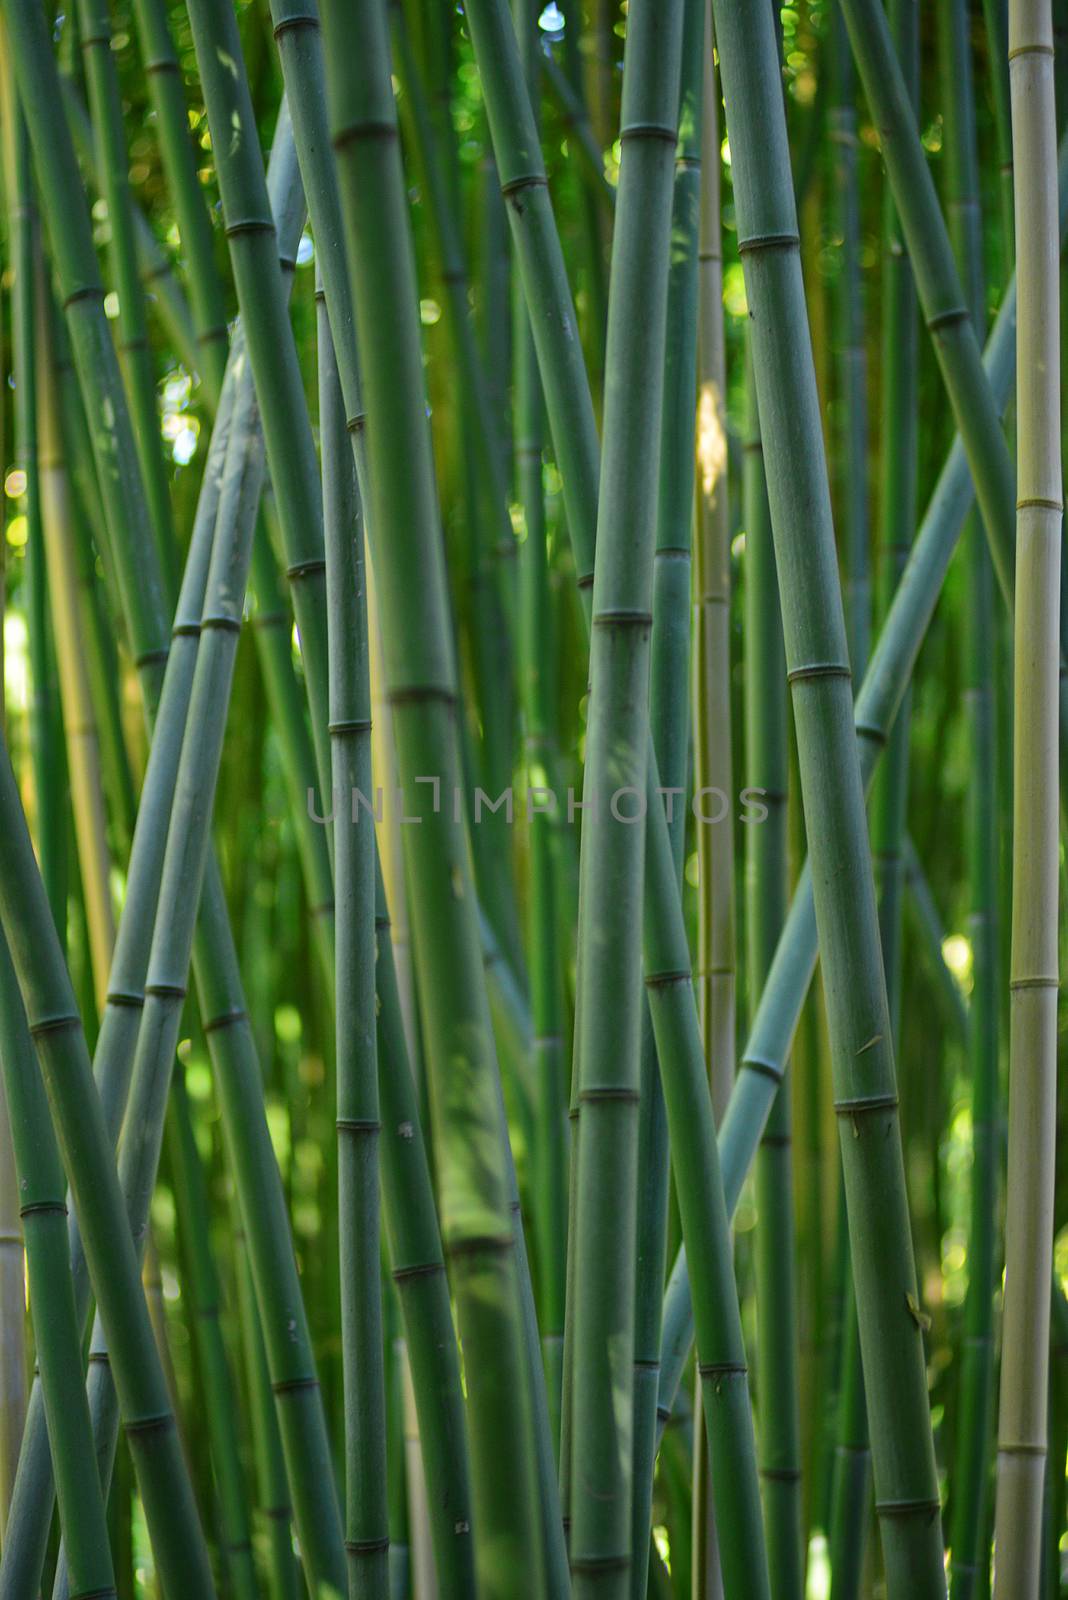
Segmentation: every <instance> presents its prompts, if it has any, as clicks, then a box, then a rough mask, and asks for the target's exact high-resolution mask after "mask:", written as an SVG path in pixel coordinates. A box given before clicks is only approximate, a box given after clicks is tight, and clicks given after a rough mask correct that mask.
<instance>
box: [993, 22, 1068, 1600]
mask: <svg viewBox="0 0 1068 1600" xmlns="http://www.w3.org/2000/svg"><path fill="white" fill-rule="evenodd" d="M1009 81H1010V92H1011V102H1012V145H1013V165H1014V169H1015V175H1016V194H1015V208H1016V262H1017V266H1016V273H1017V294H1018V308H1017V332H1016V369H1017V379H1016V452H1017V494H1018V500H1017V513H1016V611H1015V620H1014V639H1015V683H1014V708H1015V715H1014V730H1013V848H1012V956H1011V982H1010V988H1011V999H1010V1012H1009V1018H1010V1021H1009V1165H1008V1198H1007V1206H1006V1217H1005V1300H1004V1314H1003V1317H1004V1320H1003V1326H1002V1365H1001V1402H1000V1413H999V1418H998V1472H997V1503H996V1510H995V1529H994V1534H995V1550H994V1594H995V1600H1034V1597H1037V1595H1038V1593H1039V1585H1040V1578H1041V1572H1042V1494H1043V1484H1044V1478H1045V1457H1046V1409H1047V1390H1048V1377H1049V1319H1050V1267H1051V1258H1052V1248H1053V1177H1054V1151H1055V1125H1056V1078H1057V989H1058V966H1057V889H1058V850H1057V805H1058V785H1057V729H1058V721H1057V718H1058V667H1059V655H1058V644H1059V620H1060V619H1059V611H1060V605H1059V602H1060V556H1061V551H1060V545H1061V513H1062V498H1061V496H1062V489H1061V441H1060V323H1059V300H1058V254H1059V252H1058V225H1057V135H1056V120H1055V109H1054V88H1053V18H1052V6H1051V0H1010V4H1009Z"/></svg>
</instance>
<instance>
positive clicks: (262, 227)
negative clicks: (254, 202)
mask: <svg viewBox="0 0 1068 1600" xmlns="http://www.w3.org/2000/svg"><path fill="white" fill-rule="evenodd" d="M223 232H224V233H225V235H226V237H227V238H228V239H235V238H237V236H238V234H241V233H273V232H274V221H273V219H272V218H269V217H238V219H237V221H236V222H228V223H227V224H226V226H225V228H224V229H223Z"/></svg>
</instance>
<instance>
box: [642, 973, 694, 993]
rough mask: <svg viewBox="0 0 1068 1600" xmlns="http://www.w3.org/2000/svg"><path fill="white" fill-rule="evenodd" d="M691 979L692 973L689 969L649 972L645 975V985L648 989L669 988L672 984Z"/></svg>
mask: <svg viewBox="0 0 1068 1600" xmlns="http://www.w3.org/2000/svg"><path fill="white" fill-rule="evenodd" d="M690 981H691V974H690V973H689V971H680V972H649V973H647V974H646V977H645V987H646V988H647V989H667V988H670V986H671V985H672V984H675V983H689V982H690Z"/></svg>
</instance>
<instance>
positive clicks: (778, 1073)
mask: <svg viewBox="0 0 1068 1600" xmlns="http://www.w3.org/2000/svg"><path fill="white" fill-rule="evenodd" d="M742 1067H743V1069H748V1071H750V1072H755V1073H757V1074H758V1075H759V1076H760V1077H762V1078H770V1079H771V1081H772V1083H781V1082H782V1080H783V1077H784V1073H783V1068H782V1064H781V1062H778V1061H763V1060H762V1059H761V1058H760V1056H743V1058H742Z"/></svg>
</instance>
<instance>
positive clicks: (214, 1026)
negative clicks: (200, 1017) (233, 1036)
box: [203, 1011, 248, 1033]
mask: <svg viewBox="0 0 1068 1600" xmlns="http://www.w3.org/2000/svg"><path fill="white" fill-rule="evenodd" d="M247 1021H248V1012H247V1011H223V1012H221V1013H220V1015H219V1016H217V1017H212V1019H211V1021H210V1022H205V1023H204V1024H203V1029H204V1032H205V1033H218V1032H219V1030H220V1029H221V1028H232V1027H233V1026H234V1024H235V1023H238V1022H247Z"/></svg>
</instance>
